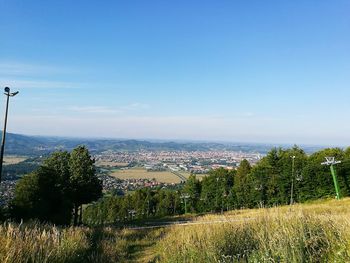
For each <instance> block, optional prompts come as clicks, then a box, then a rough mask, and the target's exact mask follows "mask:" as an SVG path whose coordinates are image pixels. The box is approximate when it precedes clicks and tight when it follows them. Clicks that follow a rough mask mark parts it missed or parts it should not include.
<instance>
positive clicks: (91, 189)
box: [69, 146, 102, 225]
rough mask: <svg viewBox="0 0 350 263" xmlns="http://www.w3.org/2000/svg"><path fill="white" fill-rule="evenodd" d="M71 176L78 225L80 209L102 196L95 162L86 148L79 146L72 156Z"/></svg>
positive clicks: (70, 160)
mask: <svg viewBox="0 0 350 263" xmlns="http://www.w3.org/2000/svg"><path fill="white" fill-rule="evenodd" d="M69 176H70V177H69V182H70V191H71V198H72V203H73V209H74V212H73V218H74V220H73V221H74V225H77V224H78V211H79V207H80V206H82V205H83V204H87V203H90V202H92V201H95V200H97V199H98V198H99V197H101V195H102V184H101V182H100V180H99V179H98V178H97V176H96V173H95V167H94V160H93V159H92V158H91V156H90V153H89V151H88V149H87V148H86V147H84V146H78V147H77V148H75V149H74V150H73V151H72V153H71V154H70V158H69ZM80 215H81V213H80Z"/></svg>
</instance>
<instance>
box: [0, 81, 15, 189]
mask: <svg viewBox="0 0 350 263" xmlns="http://www.w3.org/2000/svg"><path fill="white" fill-rule="evenodd" d="M4 91H5V93H4V94H5V95H6V96H7V98H6V110H5V119H4V129H3V130H2V141H1V152H0V183H1V176H2V162H3V160H4V150H5V138H6V127H7V114H8V109H9V100H10V97H14V96H16V95H17V94H18V91H16V92H13V93H10V88H9V87H6V88H5V89H4Z"/></svg>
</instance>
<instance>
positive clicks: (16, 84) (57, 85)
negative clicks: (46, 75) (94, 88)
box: [0, 78, 84, 89]
mask: <svg viewBox="0 0 350 263" xmlns="http://www.w3.org/2000/svg"><path fill="white" fill-rule="evenodd" d="M0 83H1V86H4V87H6V86H8V87H10V88H15V89H21V88H25V89H36V88H39V89H76V88H81V87H82V86H84V85H83V84H82V83H74V82H64V81H50V80H23V79H4V78H0Z"/></svg>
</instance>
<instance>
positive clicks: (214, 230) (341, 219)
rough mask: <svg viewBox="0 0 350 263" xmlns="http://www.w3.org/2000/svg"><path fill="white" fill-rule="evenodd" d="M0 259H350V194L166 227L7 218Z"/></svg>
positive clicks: (0, 233)
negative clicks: (55, 224) (66, 225)
mask: <svg viewBox="0 0 350 263" xmlns="http://www.w3.org/2000/svg"><path fill="white" fill-rule="evenodd" d="M0 262H350V198H346V199H343V200H341V201H336V200H329V201H318V202H313V203H309V204H303V205H294V206H293V207H292V208H291V207H289V206H285V207H275V208H268V209H265V208H261V209H251V210H238V211H232V212H228V213H225V214H223V215H205V216H200V217H196V216H193V217H192V222H190V223H189V224H188V223H187V224H184V225H172V226H170V227H161V228H158V227H155V228H152V227H150V228H149V227H148V228H145V229H116V228H113V227H107V228H85V227H78V228H65V229H61V228H57V227H53V226H49V225H39V224H31V225H15V224H3V225H2V226H1V227H0Z"/></svg>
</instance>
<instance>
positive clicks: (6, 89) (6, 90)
mask: <svg viewBox="0 0 350 263" xmlns="http://www.w3.org/2000/svg"><path fill="white" fill-rule="evenodd" d="M4 91H5V93H4V94H5V95H6V96H10V97H14V96H16V95H17V94H18V93H19V91H16V92H12V93H10V88H9V87H5V89H4Z"/></svg>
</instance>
